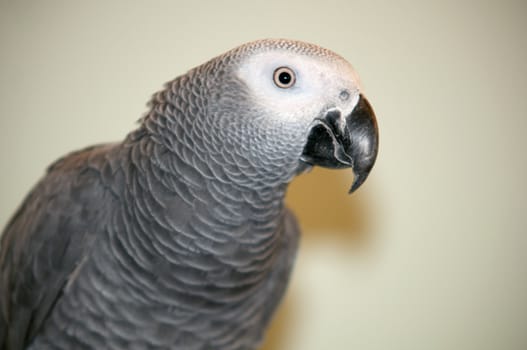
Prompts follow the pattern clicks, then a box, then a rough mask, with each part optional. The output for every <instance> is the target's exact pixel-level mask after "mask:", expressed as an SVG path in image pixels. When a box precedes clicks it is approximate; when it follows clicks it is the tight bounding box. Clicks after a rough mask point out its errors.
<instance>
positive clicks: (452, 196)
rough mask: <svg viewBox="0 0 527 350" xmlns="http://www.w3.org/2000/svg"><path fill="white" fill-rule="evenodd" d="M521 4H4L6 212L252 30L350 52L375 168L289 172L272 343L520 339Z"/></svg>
mask: <svg viewBox="0 0 527 350" xmlns="http://www.w3.org/2000/svg"><path fill="white" fill-rule="evenodd" d="M526 35H527V4H525V3H524V2H522V1H515V2H511V1H493V2H487V1H477V2H472V3H469V2H463V1H433V2H426V1H419V0H406V1H366V0H364V1H350V0H348V1H335V0H325V1H319V2H309V1H306V0H303V1H283V0H280V1H271V0H266V1H254V2H252V1H186V2H183V1H142V2H138V1H102V0H97V1H52V0H49V1H24V0H17V1H15V0H0V164H1V175H0V176H1V178H0V180H1V181H0V194H1V196H0V226H4V225H5V223H6V222H7V220H8V218H9V216H10V215H11V214H12V213H13V211H14V210H15V208H16V206H17V205H18V204H19V203H20V202H21V200H22V198H23V196H24V195H25V193H27V191H28V190H29V189H30V187H31V186H32V185H33V184H34V183H35V182H36V180H37V179H38V178H39V177H40V176H41V175H42V173H43V171H44V169H45V167H46V165H48V164H49V163H50V162H51V161H53V160H54V159H56V158H57V157H58V156H60V155H62V154H64V153H66V152H68V151H70V150H74V149H78V148H80V147H83V146H86V145H89V144H93V143H98V142H105V141H112V140H119V139H122V138H123V137H124V136H125V134H126V133H127V132H128V131H130V130H131V129H132V128H134V127H135V121H136V120H137V119H138V118H139V117H140V116H141V115H142V114H143V112H144V111H145V110H146V108H145V104H146V102H147V100H148V99H149V97H150V95H151V94H152V93H153V92H155V91H156V90H158V89H159V88H160V87H161V86H162V84H163V83H164V82H165V81H167V80H170V79H172V78H173V77H175V76H176V75H179V74H182V73H184V72H185V71H187V70H188V69H189V68H191V67H193V66H195V65H197V64H200V63H202V62H204V61H205V60H207V59H209V58H211V57H213V56H215V55H217V54H219V53H222V52H224V51H225V50H227V49H230V48H232V47H234V46H236V45H238V44H241V43H243V42H246V41H250V40H254V39H258V38H264V37H287V38H295V39H301V40H305V41H310V42H314V43H317V44H320V45H322V46H325V47H327V48H330V49H332V50H334V51H336V52H338V53H340V54H341V55H342V56H344V57H346V58H347V59H348V60H350V61H351V62H352V63H353V64H354V66H355V67H356V69H357V70H358V72H359V75H360V76H361V78H362V81H363V84H364V86H365V90H366V95H367V96H368V98H369V99H370V101H371V103H372V104H373V107H374V109H375V111H376V113H377V116H378V120H379V126H380V136H381V138H380V141H381V142H380V154H379V157H378V160H377V165H376V166H375V168H374V171H373V173H372V174H371V177H370V179H369V181H367V182H366V184H365V185H364V187H363V188H361V189H360V190H359V191H358V193H356V194H354V195H353V196H348V195H347V194H346V192H347V190H348V188H349V186H350V184H351V181H352V178H351V177H352V174H351V173H350V172H347V171H344V172H337V171H323V170H316V171H314V172H313V173H311V174H308V175H304V176H302V177H300V178H298V179H297V180H296V181H295V182H294V183H293V185H292V187H291V190H290V193H289V197H288V202H289V204H290V206H291V207H293V209H294V210H295V212H296V213H297V214H298V217H299V219H300V222H301V225H302V227H303V229H304V236H303V241H302V247H301V250H300V253H299V256H298V260H297V265H296V270H295V274H294V278H293V281H292V284H291V287H290V289H289V293H288V295H287V298H286V300H285V302H284V304H283V306H282V308H281V309H280V312H279V313H278V315H277V317H276V319H275V322H274V323H273V327H272V329H271V333H270V335H269V337H268V340H267V343H266V345H265V349H267V350H270V349H276V350H286V349H287V350H300V349H302V350H311V349H368V350H369V349H376V350H383V349H405V350H406V349H465V350H466V349H474V350H476V349H478V350H481V349H489V350H490V349H518V350H519V349H526V348H527V328H526V327H527V236H526V234H527V230H526V224H527V210H526V209H527V199H526V198H527V191H526V179H527V165H526V163H527V157H526V156H525V151H526V150H527V138H526V131H527V74H526V73H527V68H526V67H527V40H526Z"/></svg>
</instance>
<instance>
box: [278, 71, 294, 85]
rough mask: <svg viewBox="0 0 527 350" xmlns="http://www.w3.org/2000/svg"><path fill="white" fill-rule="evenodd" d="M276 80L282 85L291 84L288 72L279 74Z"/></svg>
mask: <svg viewBox="0 0 527 350" xmlns="http://www.w3.org/2000/svg"><path fill="white" fill-rule="evenodd" d="M278 80H279V81H280V83H282V84H284V85H288V84H289V83H290V82H291V74H289V73H288V72H281V73H280V74H279V75H278Z"/></svg>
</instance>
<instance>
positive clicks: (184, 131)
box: [0, 40, 377, 350]
mask: <svg viewBox="0 0 527 350" xmlns="http://www.w3.org/2000/svg"><path fill="white" fill-rule="evenodd" d="M310 72H311V73H313V77H309V76H308V74H309V73H310ZM321 73H325V74H321ZM331 79H336V81H333V83H332V84H333V85H331V84H329V82H330V80H331ZM291 83H292V84H291ZM325 84H327V85H325ZM322 86H323V87H324V88H323V89H322V88H321V87H322ZM332 86H334V87H332ZM295 89H296V90H295ZM376 153H377V129H376V124H375V117H374V115H373V111H372V110H371V107H369V104H367V102H366V100H365V99H364V98H363V97H362V96H361V95H360V92H359V89H358V84H357V81H356V77H355V75H354V74H353V71H352V70H351V67H350V66H349V64H348V63H347V62H345V61H344V60H343V59H342V58H340V57H339V56H337V55H335V54H333V53H331V52H330V51H327V50H325V49H321V48H319V47H317V46H314V45H311V44H306V43H301V42H294V41H287V40H263V41H257V42H253V43H249V44H246V45H243V46H241V47H239V48H236V49H234V50H231V51H229V52H227V53H226V54H224V55H222V56H218V57H216V58H214V59H212V60H211V61H209V62H207V63H205V64H204V65H202V66H199V67H197V68H195V69H193V70H191V71H189V72H188V73H187V74H185V75H182V76H180V77H178V78H176V79H175V80H173V81H171V82H169V83H167V85H166V86H165V88H164V89H163V90H162V91H160V92H158V93H157V94H155V95H154V96H153V98H152V100H151V102H150V111H149V112H148V114H147V115H146V116H145V117H144V118H143V119H142V120H141V123H140V126H139V127H138V128H137V129H136V130H134V131H132V132H131V133H130V134H129V135H128V136H127V137H126V139H125V140H124V141H123V142H121V143H115V144H106V145H99V146H94V147H90V148H87V149H84V150H81V151H78V152H74V153H72V154H70V155H68V156H66V157H64V158H62V159H60V160H58V161H57V162H55V163H54V164H53V165H51V166H50V167H49V169H48V171H47V174H46V175H45V176H44V178H43V179H42V180H41V181H40V182H39V183H38V184H37V185H36V186H35V187H34V189H33V190H32V191H31V192H30V194H29V195H28V196H27V198H26V199H25V201H24V202H23V204H22V205H21V207H20V208H19V209H18V211H17V212H16V213H15V215H14V216H13V218H12V219H11V221H10V222H9V223H8V225H7V227H6V228H5V231H4V233H3V236H2V241H1V248H0V249H1V250H0V348H1V349H5V350H19V349H32V350H37V349H185V350H192V349H196V350H200V349H225V350H231V349H232V350H235V349H240V350H241V349H255V348H257V346H258V345H259V344H260V342H261V340H262V337H263V335H264V331H265V328H266V326H267V325H268V323H269V321H270V319H271V317H272V315H273V313H274V310H275V309H276V307H277V306H278V304H279V301H280V299H281V297H282V295H283V293H284V291H285V289H286V286H287V281H288V279H289V275H290V272H291V269H292V265H293V261H294V257H295V252H296V249H297V245H298V239H299V229H298V226H297V223H296V220H295V218H294V216H293V215H292V213H291V212H290V211H289V210H287V208H286V207H285V206H284V203H283V198H284V195H285V191H286V189H287V185H288V183H289V182H290V181H291V180H292V179H293V178H294V176H295V175H297V174H299V173H301V172H302V171H304V170H305V169H306V168H309V167H310V166H312V165H322V166H328V167H334V168H340V167H349V166H351V167H353V168H354V171H355V173H356V177H355V183H354V188H356V187H358V186H359V185H360V184H361V183H362V182H363V181H364V179H365V177H366V176H367V173H368V172H369V171H370V169H371V167H372V166H373V162H374V160H375V156H376ZM354 188H353V189H354Z"/></svg>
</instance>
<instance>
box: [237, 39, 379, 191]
mask: <svg viewBox="0 0 527 350" xmlns="http://www.w3.org/2000/svg"><path fill="white" fill-rule="evenodd" d="M238 50H239V51H242V52H245V55H244V57H243V59H242V61H241V62H240V63H239V66H238V70H237V75H238V77H239V78H240V79H241V80H242V81H243V83H244V84H245V85H246V86H247V88H248V91H249V94H250V96H251V100H252V101H257V102H258V103H257V104H258V106H259V108H260V109H261V112H260V113H261V115H265V116H267V118H268V122H269V124H272V125H275V126H278V129H279V132H280V133H282V134H285V135H286V137H287V140H289V142H290V144H289V147H291V148H293V149H294V151H295V152H296V154H298V159H299V161H300V162H302V163H306V164H308V165H318V166H322V167H327V168H346V167H351V168H353V171H354V174H355V178H354V182H353V184H352V186H351V189H350V192H353V191H355V190H356V189H357V188H359V186H360V185H361V184H362V183H363V182H364V181H365V180H366V178H367V176H368V174H369V172H370V170H371V169H372V167H373V165H374V163H375V159H376V156H377V150H378V128H377V122H376V118H375V114H374V112H373V109H372V107H371V105H370V104H369V102H368V100H367V99H366V98H365V97H364V95H363V94H362V92H361V87H360V82H359V78H358V76H357V74H356V73H355V71H354V69H353V68H352V66H351V64H349V63H348V62H347V61H346V60H344V59H343V58H342V57H340V56H339V55H337V54H335V53H333V52H331V51H329V50H326V49H323V48H321V47H318V46H315V45H313V44H308V43H303V42H298V41H288V40H266V41H259V42H254V43H249V44H247V45H246V46H243V47H242V48H239V49H238ZM247 53H249V54H247ZM268 129H270V130H273V129H275V128H273V127H270V128H269V127H268ZM295 141H296V142H295ZM284 143H286V142H285V141H284ZM284 153H285V152H284Z"/></svg>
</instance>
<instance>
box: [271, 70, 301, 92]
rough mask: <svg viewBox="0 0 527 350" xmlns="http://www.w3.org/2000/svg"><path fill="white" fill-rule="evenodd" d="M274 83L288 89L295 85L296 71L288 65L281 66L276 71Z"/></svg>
mask: <svg viewBox="0 0 527 350" xmlns="http://www.w3.org/2000/svg"><path fill="white" fill-rule="evenodd" d="M273 79H274V83H275V84H276V86H278V87H279V88H282V89H288V88H290V87H291V86H293V85H295V81H296V78H295V72H294V71H293V70H292V69H291V68H288V67H280V68H277V69H276V70H275V71H274V75H273Z"/></svg>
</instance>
